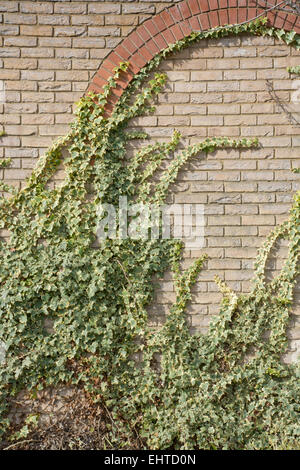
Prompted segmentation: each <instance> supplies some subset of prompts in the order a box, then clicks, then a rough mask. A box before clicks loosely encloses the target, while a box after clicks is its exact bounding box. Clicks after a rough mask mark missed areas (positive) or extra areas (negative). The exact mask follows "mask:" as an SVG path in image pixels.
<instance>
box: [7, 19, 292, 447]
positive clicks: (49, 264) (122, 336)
mask: <svg viewBox="0 0 300 470" xmlns="http://www.w3.org/2000/svg"><path fill="white" fill-rule="evenodd" d="M241 32H251V33H253V34H272V35H274V34H276V35H277V36H278V37H279V36H280V37H281V38H282V39H284V40H286V41H287V42H289V41H293V42H294V44H295V45H296V46H298V45H299V38H298V36H295V35H293V36H291V35H290V34H289V36H288V35H287V34H285V33H284V34H281V33H278V32H277V31H276V30H273V29H271V30H270V29H268V28H267V27H266V26H265V20H263V21H260V22H258V21H256V22H254V23H250V24H248V25H243V26H241V27H237V26H234V27H226V28H219V29H218V30H212V31H210V32H205V33H193V34H192V35H191V36H190V37H189V38H186V39H184V40H182V41H179V42H177V43H176V44H174V45H170V46H169V47H168V48H167V50H165V51H163V52H162V53H160V54H158V55H157V56H156V57H155V58H154V59H153V61H151V62H150V63H149V64H148V65H147V66H146V67H145V68H144V69H143V70H142V71H141V72H140V73H139V74H138V75H137V76H136V77H135V78H134V80H133V81H132V83H131V85H130V86H129V87H128V88H127V90H126V91H125V92H124V94H123V95H122V97H121V98H120V100H119V102H118V103H117V105H116V106H115V108H114V111H113V113H112V115H111V116H109V117H107V116H106V114H105V105H106V103H107V100H108V97H109V95H110V92H111V89H112V88H113V87H114V86H115V82H116V79H117V78H118V77H119V75H120V74H121V73H122V71H124V70H126V69H127V66H128V64H126V63H123V64H121V65H120V67H118V68H117V69H116V70H115V75H114V77H113V78H111V79H110V81H109V84H108V86H107V87H106V89H105V91H104V93H103V94H102V95H93V94H91V95H89V96H86V97H84V98H83V99H82V100H81V101H80V102H79V104H78V108H77V118H76V120H75V122H74V123H73V124H72V125H71V129H70V132H69V133H68V135H67V136H65V137H64V138H61V139H59V140H58V141H57V142H55V143H54V144H53V146H52V147H51V148H50V149H49V150H48V151H47V153H46V154H45V156H44V157H42V158H41V160H40V161H39V164H38V166H37V168H36V169H35V170H34V171H33V173H32V175H31V177H30V178H29V180H28V183H27V186H26V187H25V188H24V189H22V190H20V191H17V190H15V188H12V187H10V186H8V185H2V186H1V190H2V191H5V192H10V193H11V196H10V198H2V199H1V201H0V228H1V229H7V230H9V232H10V238H9V240H8V241H7V242H5V241H2V242H1V244H0V252H1V265H0V285H1V298H0V315H1V324H0V339H1V341H3V342H4V343H5V345H6V348H7V350H6V360H5V363H4V364H2V365H1V367H0V395H1V402H0V414H1V416H2V418H1V422H0V426H1V430H2V432H5V430H6V429H7V426H8V421H7V418H6V413H7V399H8V397H9V396H10V395H14V394H16V393H17V392H18V391H20V390H21V389H24V388H27V389H29V390H32V391H35V390H37V389H42V388H44V387H45V386H48V385H56V384H58V383H61V382H64V383H72V384H78V383H80V384H83V385H84V387H85V389H86V390H87V391H88V392H90V393H91V396H92V397H93V398H94V399H95V400H96V401H101V402H102V403H105V406H107V407H108V409H109V410H110V413H111V416H112V419H113V420H115V421H116V422H117V423H118V427H119V429H120V430H121V431H122V432H123V433H124V436H126V435H128V434H131V433H133V432H138V433H139V434H140V436H142V438H143V439H144V442H145V446H146V447H148V448H168V447H171V446H173V447H175V448H183V449H192V448H196V449H197V448H204V449H233V448H235V449H244V448H247V449H267V448H279V447H280V446H281V447H282V446H285V448H288V447H289V446H290V447H291V446H294V445H295V442H296V441H297V439H299V433H300V426H299V411H300V410H299V392H300V390H299V374H300V370H299V366H298V365H297V366H286V365H283V364H281V362H280V356H281V354H282V353H283V352H284V351H285V350H286V347H287V340H286V329H287V326H288V320H289V308H290V306H291V304H292V298H293V297H292V295H293V287H294V285H295V282H296V275H297V273H298V258H299V236H300V231H299V227H300V223H299V222H300V221H299V218H300V210H299V204H300V195H299V194H297V195H296V197H295V204H294V206H293V208H292V210H291V214H290V218H289V220H288V221H287V222H285V223H284V224H283V225H282V226H280V227H278V228H277V229H276V230H275V231H274V232H273V233H271V234H270V236H269V237H268V238H267V240H266V242H265V244H264V245H263V247H262V248H261V250H260V252H259V254H258V258H257V262H256V268H255V279H254V286H253V290H252V291H251V292H250V294H247V295H241V296H237V295H236V294H235V293H234V292H232V291H231V290H230V289H229V288H228V287H227V286H226V285H225V284H224V283H223V282H222V281H221V280H220V279H216V282H217V284H218V285H219V288H220V290H221V292H222V293H223V296H224V298H223V301H222V309H221V313H220V315H219V316H218V317H217V318H215V319H214V321H213V322H212V325H211V326H210V330H209V333H208V334H207V335H195V336H191V335H190V334H189V329H188V325H187V323H186V317H185V308H186V305H187V303H188V302H189V300H190V298H191V287H192V285H193V284H194V283H195V282H196V280H197V275H198V273H199V271H200V270H201V268H202V267H203V263H204V261H205V259H206V257H205V256H203V257H202V258H200V259H199V260H197V261H196V262H195V263H194V264H193V265H192V266H191V267H190V268H189V269H187V270H186V271H184V272H181V269H180V258H181V252H182V245H181V244H180V243H178V242H177V241H175V240H132V239H125V240H122V239H120V240H119V239H116V240H111V239H106V240H102V241H101V242H100V246H98V247H97V248H95V247H93V243H94V242H95V240H96V230H97V226H98V223H99V216H98V211H97V208H98V206H99V203H110V204H116V205H117V204H118V201H119V196H120V195H122V196H127V198H128V200H129V202H130V201H137V200H138V201H140V202H146V203H149V202H151V203H153V204H161V203H162V202H163V201H164V200H165V198H166V196H167V193H168V189H169V186H170V184H171V183H173V182H174V181H175V180H176V177H177V174H178V171H179V169H180V168H181V167H182V165H183V164H184V163H186V162H187V160H188V159H189V158H191V157H197V155H198V154H199V153H200V152H206V153H209V152H214V151H215V150H216V149H219V148H226V147H241V148H251V147H256V146H257V145H258V142H257V140H256V139H249V140H248V139H241V140H232V139H228V138H213V139H206V140H205V141H203V142H201V143H199V144H195V145H192V146H190V147H188V148H187V149H185V150H184V151H182V152H179V151H178V150H177V151H176V153H175V154H174V151H175V150H176V149H178V144H179V140H180V135H179V133H178V132H175V133H174V135H173V138H172V139H171V141H170V142H169V143H156V144H154V145H149V146H145V147H143V148H142V149H141V150H139V151H137V152H136V154H135V155H134V157H132V158H131V159H129V160H128V159H127V158H126V145H127V142H128V141H129V140H130V139H133V138H140V139H141V138H146V135H145V134H143V133H132V132H128V131H126V127H127V125H128V123H129V121H130V119H131V118H133V117H135V116H139V115H141V114H145V113H147V112H150V111H152V110H153V108H152V105H151V100H152V98H153V97H154V96H155V95H157V94H158V93H159V92H160V90H161V88H162V87H163V85H164V83H165V76H164V75H163V74H160V73H157V74H155V76H154V78H153V79H151V80H150V81H149V82H148V83H147V84H146V85H144V86H143V87H142V85H143V83H144V80H145V78H146V77H147V76H148V75H149V73H150V71H151V70H153V69H154V68H155V67H156V66H157V65H158V64H159V63H160V61H161V60H162V59H164V58H165V57H166V56H167V55H168V54H169V53H171V52H174V51H176V50H180V49H182V48H183V47H186V46H188V45H189V44H191V43H192V42H194V41H196V40H199V39H202V38H211V37H222V36H227V35H229V34H239V33H241ZM141 90H142V91H141ZM65 146H67V147H68V151H69V152H68V156H67V157H66V158H65V160H64V161H63V163H64V167H65V171H66V177H65V181H64V183H63V184H62V185H61V186H60V187H57V188H55V189H49V187H48V186H47V183H48V181H49V180H50V178H51V177H52V176H53V175H54V174H55V171H56V169H57V168H58V166H59V165H60V164H61V162H62V154H61V151H62V148H63V147H65ZM169 155H173V158H172V159H171V160H170V162H171V163H170V164H169V165H168V166H167V168H166V169H165V170H164V171H163V172H162V175H161V176H160V178H159V179H158V182H157V183H155V184H154V183H153V181H154V180H153V176H155V175H159V174H160V173H159V170H160V169H161V166H162V164H163V163H164V162H165V160H166V159H168V157H169ZM91 187H92V188H93V192H92V194H91V193H90V188H91ZM280 237H285V238H287V239H289V240H290V248H289V255H288V259H287V261H286V263H285V265H284V266H283V268H282V270H281V272H280V274H279V276H278V277H277V278H276V279H274V280H273V281H272V282H269V283H267V282H266V280H265V277H264V269H265V264H266V260H267V258H268V255H269V252H270V250H271V248H272V246H273V245H274V243H275V241H276V240H277V239H278V238H280ZM169 268H172V271H173V273H174V284H175V289H176V294H177V295H176V302H175V304H174V305H173V306H172V308H171V311H170V314H169V315H168V317H167V320H166V322H165V324H164V325H163V326H162V327H161V328H160V329H159V330H158V331H154V330H153V329H151V328H150V327H149V325H148V321H147V320H148V316H147V306H149V304H150V302H151V301H152V300H153V295H154V284H153V276H154V275H155V276H162V275H163V273H164V272H165V271H166V270H167V269H169ZM46 320H48V321H49V320H51V321H52V323H53V329H52V330H53V331H52V330H51V331H50V330H49V329H46V327H45V321H46ZM267 333H268V335H267ZM252 350H254V354H253V356H249V354H248V353H249V352H250V351H252ZM136 357H140V359H141V361H140V362H139V363H138V364H137V362H136V360H135V358H136ZM157 360H158V361H159V365H157V367H155V363H156V361H157ZM31 424H32V422H31V423H26V426H27V428H28V426H29V425H31ZM113 431H114V430H112V439H113V435H114V433H113ZM24 432H25V434H23V435H26V432H27V430H26V429H25V431H24ZM112 444H113V442H112Z"/></svg>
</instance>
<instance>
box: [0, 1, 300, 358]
mask: <svg viewBox="0 0 300 470" xmlns="http://www.w3.org/2000/svg"><path fill="white" fill-rule="evenodd" d="M175 3H177V2H175V1H173V0H172V1H171V0H170V1H167V0H165V1H161V2H160V1H156V0H155V1H152V2H151V1H148V0H147V1H146V0H144V1H143V0H140V1H136V2H132V1H114V2H109V1H101V2H100V1H92V0H90V1H80V2H77V1H73V2H68V1H57V2H56V1H39V2H36V1H22V2H20V1H19V2H18V1H9V2H8V1H2V2H0V15H2V24H1V25H0V33H1V37H0V41H1V44H0V45H1V46H2V47H1V51H0V80H3V81H4V83H5V88H6V98H5V102H4V103H0V129H1V130H2V128H4V129H5V132H6V134H7V136H5V137H3V138H1V139H0V157H11V158H12V159H13V165H12V168H9V169H6V170H1V172H0V177H1V178H2V179H3V178H4V179H5V180H6V181H7V182H9V183H10V184H13V185H15V186H21V185H24V179H25V178H26V176H28V175H29V174H30V172H31V169H32V167H33V166H34V165H35V163H36V160H37V158H38V156H39V155H41V154H42V153H43V152H44V150H45V148H46V147H47V146H48V145H50V143H51V142H52V141H53V140H54V138H55V137H56V136H60V135H63V134H65V132H67V129H68V123H69V122H70V121H71V120H72V111H73V108H74V102H75V101H77V100H78V99H79V98H80V97H81V96H82V95H83V93H84V92H85V90H86V89H87V87H88V84H89V83H90V82H91V79H92V77H94V76H96V77H97V78H96V79H95V80H96V83H97V84H98V86H99V87H101V86H102V85H103V84H104V83H105V80H107V78H108V77H109V74H110V73H111V71H112V69H113V67H114V66H115V65H114V64H117V63H118V62H119V60H120V57H123V58H124V59H126V58H127V57H130V56H131V55H135V57H138V59H137V61H139V64H137V65H136V67H138V66H142V65H144V64H145V63H146V61H147V60H149V58H151V54H152V55H153V54H155V53H156V52H157V50H158V49H161V48H163V47H166V44H167V43H168V42H170V41H174V40H175V38H177V37H182V34H188V32H189V31H190V30H191V28H195V27H196V26H195V25H200V26H202V27H206V26H205V25H208V26H209V25H210V21H215V22H217V21H220V22H222V21H226V18H227V13H228V18H229V21H230V22H232V21H233V19H234V18H237V17H238V10H237V8H236V9H235V10H228V12H227V11H226V13H225V12H223V13H221V11H219V12H218V14H217V10H213V11H214V15H213V16H211V17H210V16H209V13H207V12H208V10H209V4H210V7H211V8H214V9H217V8H218V7H217V5H219V8H225V9H226V8H227V6H228V5H227V3H228V4H230V5H231V6H232V7H237V6H238V5H237V4H238V3H239V6H240V7H241V6H242V3H240V2H235V1H231V2H227V1H226V2H223V1H220V0H219V2H206V1H202V0H201V2H200V1H196V0H189V1H188V2H187V4H186V6H181V8H178V7H177V6H176V5H173V4H175ZM166 7H171V8H170V10H169V12H170V13H167V12H166V11H165V10H164V9H165V8H166ZM160 12H162V13H161V14H160V15H159V16H157V14H159V13H160ZM191 15H196V16H193V17H192V16H191ZM239 15H240V16H243V15H244V16H245V15H246V12H245V11H242V12H240V13H239ZM240 16H239V17H240ZM0 17H1V16H0ZM209 18H210V19H209ZM150 19H151V21H149V20H150ZM184 19H185V20H184ZM199 21H200V23H199ZM178 22H180V27H179V26H178V24H176V23H178ZM142 23H145V24H144V25H143V26H142ZM215 24H217V23H215ZM136 27H140V29H138V32H137V33H136V32H134V33H133V34H132V35H131V32H132V31H133V30H134V29H135V28H136ZM159 31H162V32H161V33H159ZM156 32H157V33H156ZM153 35H154V37H153ZM128 36H129V38H130V39H127V40H126V41H124V42H122V40H123V39H124V38H127V37H128ZM143 37H144V38H145V40H146V41H147V45H146V46H145V45H144V42H143V39H142V38H143ZM118 45H119V47H118ZM139 48H140V49H139ZM138 49H139V52H138V53H137V50H138ZM112 51H114V53H113V55H112V56H111V57H110V60H107V59H105V58H106V57H107V55H108V54H109V53H110V52H112ZM289 65H299V53H297V52H296V51H295V50H293V49H291V48H290V47H288V46H286V45H282V44H281V43H279V42H278V43H277V42H275V41H274V39H272V38H261V37H252V36H250V35H244V36H242V37H240V38H226V39H223V40H212V41H210V42H208V43H207V42H205V41H203V42H202V43H200V44H199V45H197V46H195V47H191V48H190V49H188V50H184V51H182V52H181V53H179V54H177V55H176V56H174V57H173V58H170V59H169V60H167V61H165V62H164V63H163V64H162V65H161V67H160V69H161V70H163V71H166V73H167V75H168V78H169V81H168V85H167V87H166V90H165V91H164V92H163V93H161V94H160V96H159V97H158V100H157V104H158V106H157V111H156V113H155V114H154V115H153V116H147V117H143V118H139V119H136V120H135V121H133V122H132V126H133V127H141V128H143V129H145V130H146V131H147V132H149V134H150V135H152V137H153V139H154V138H155V139H158V140H163V141H165V140H168V139H169V138H170V136H171V135H172V132H173V130H174V128H177V129H179V130H180V132H181V133H182V135H183V138H182V147H183V146H187V145H188V144H190V143H195V142H199V141H200V140H202V139H204V138H205V137H212V136H220V135H223V136H228V137H240V136H243V137H244V136H247V137H252V136H253V137H254V136H258V137H259V139H260V141H261V143H262V148H259V149H257V150H247V151H237V150H234V151H233V150H232V151H229V150H224V151H218V152H216V153H215V154H213V155H209V156H207V157H206V156H205V155H199V156H198V157H197V158H196V159H194V160H193V161H192V162H190V164H188V165H186V167H185V168H184V170H183V171H181V172H180V174H179V177H178V182H177V183H176V184H175V185H174V187H173V188H172V189H173V191H172V195H171V197H170V201H172V202H176V203H200V204H204V206H205V223H206V227H205V247H204V248H203V249H202V250H199V251H198V252H190V251H189V250H186V251H185V255H184V266H187V265H189V263H190V262H191V260H192V258H193V257H194V256H199V255H200V254H201V253H202V252H203V251H205V252H207V253H208V254H209V256H210V259H209V261H208V263H207V268H208V269H205V270H204V271H203V272H202V273H201V275H200V282H199V283H198V284H197V286H195V288H194V291H193V302H192V305H191V307H190V311H189V312H190V317H189V321H190V324H191V326H192V328H193V329H194V330H197V331H203V332H205V331H207V328H208V325H209V321H210V318H211V315H213V314H216V313H217V312H218V309H219V300H220V295H219V293H218V292H217V287H216V285H215V283H214V282H213V278H214V276H215V275H216V274H217V275H219V276H220V277H221V278H222V279H224V280H226V281H227V282H228V284H229V285H230V287H232V288H233V289H235V290H236V291H237V292H247V291H249V289H250V282H249V281H250V279H251V277H252V275H253V271H252V269H253V261H254V258H255V255H256V251H257V247H259V246H260V245H261V243H262V242H263V240H264V239H265V236H266V235H267V234H268V233H269V231H270V230H271V229H272V227H274V225H276V224H278V223H280V222H281V221H282V220H284V219H286V218H287V217H288V210H289V208H290V206H291V203H292V194H293V192H294V191H295V190H296V189H297V188H298V187H299V179H298V177H297V175H295V174H293V173H291V172H290V169H291V168H292V167H296V166H299V155H300V149H299V147H300V138H299V129H298V128H297V127H296V126H291V125H290V123H289V121H288V119H287V116H286V115H285V114H284V113H283V112H282V109H281V108H280V107H279V106H278V105H276V104H275V103H274V102H273V101H272V100H271V98H270V95H269V93H268V90H267V86H266V85H267V82H266V80H267V79H271V80H273V85H274V89H275V91H276V93H277V96H278V98H279V99H280V100H281V101H282V103H283V104H284V105H285V106H286V107H287V109H289V110H291V111H294V112H297V109H296V108H295V104H294V103H293V102H292V97H293V96H294V93H295V82H293V81H292V80H290V77H289V74H288V73H287V71H286V67H287V66H289ZM99 66H101V67H100V70H99ZM98 70H99V73H97V72H98ZM136 71H137V68H136ZM125 86H126V82H124V83H123V84H121V87H125ZM119 91H121V89H119ZM136 145H138V143H136ZM131 147H132V146H131ZM62 178H63V171H62V169H61V170H60V171H59V172H58V174H57V175H56V178H55V180H54V181H53V183H52V184H53V185H55V184H60V183H59V180H60V179H62ZM283 248H284V247H283ZM285 255H286V250H285V249H281V250H278V253H277V257H275V256H273V258H271V260H270V263H269V270H268V276H269V277H272V276H274V275H275V274H276V272H277V271H278V270H279V269H280V267H281V266H282V262H283V260H284V257H285ZM174 297H175V294H174V291H173V284H172V282H171V279H170V273H167V274H166V276H165V280H164V281H162V282H161V284H160V291H159V292H158V295H157V305H156V306H155V308H154V309H153V318H152V320H153V322H154V323H155V322H158V321H159V320H160V319H162V318H163V317H164V315H165V313H166V312H167V306H168V304H169V303H170V302H172V301H173V300H174ZM294 313H295V316H294V317H293V322H294V323H293V325H294V326H297V325H298V326H297V328H294V329H291V333H290V336H291V353H290V354H294V352H295V347H296V346H295V345H297V344H298V343H299V341H298V340H299V339H300V333H299V331H300V328H299V324H300V309H299V305H298V307H297V305H295V308H294ZM297 341H298V343H297ZM293 348H294V349H293Z"/></svg>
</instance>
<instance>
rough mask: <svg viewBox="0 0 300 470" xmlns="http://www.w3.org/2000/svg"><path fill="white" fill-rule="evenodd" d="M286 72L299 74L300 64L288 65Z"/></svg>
mask: <svg viewBox="0 0 300 470" xmlns="http://www.w3.org/2000/svg"><path fill="white" fill-rule="evenodd" d="M287 70H288V72H290V73H293V74H295V75H300V65H296V67H288V69H287Z"/></svg>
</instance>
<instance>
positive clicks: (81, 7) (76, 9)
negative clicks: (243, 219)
mask: <svg viewBox="0 0 300 470" xmlns="http://www.w3.org/2000/svg"><path fill="white" fill-rule="evenodd" d="M86 11H87V3H86V2H82V3H74V2H70V3H66V2H60V3H55V4H54V12H55V13H61V14H64V13H65V14H69V13H78V14H82V15H84V14H85V13H86ZM45 13H52V11H50V12H45Z"/></svg>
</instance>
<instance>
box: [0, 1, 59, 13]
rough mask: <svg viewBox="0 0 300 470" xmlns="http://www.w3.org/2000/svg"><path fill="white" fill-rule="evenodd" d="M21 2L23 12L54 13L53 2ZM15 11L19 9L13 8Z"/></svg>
mask: <svg viewBox="0 0 300 470" xmlns="http://www.w3.org/2000/svg"><path fill="white" fill-rule="evenodd" d="M1 3H17V2H1ZM19 3H20V11H21V12H22V13H52V12H53V4H52V2H32V1H31V2H29V1H28V2H27V1H22V2H19ZM0 11H1V9H0ZM13 11H17V10H13Z"/></svg>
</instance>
